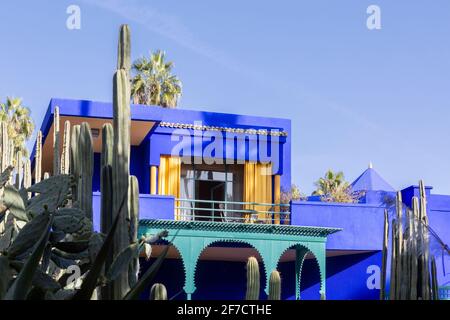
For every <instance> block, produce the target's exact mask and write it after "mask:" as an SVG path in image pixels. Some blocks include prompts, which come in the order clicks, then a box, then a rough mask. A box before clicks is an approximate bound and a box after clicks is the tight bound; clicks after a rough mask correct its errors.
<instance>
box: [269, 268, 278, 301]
mask: <svg viewBox="0 0 450 320" xmlns="http://www.w3.org/2000/svg"><path fill="white" fill-rule="evenodd" d="M269 300H281V278H280V273H279V272H278V271H277V270H273V271H272V273H271V274H270V280H269Z"/></svg>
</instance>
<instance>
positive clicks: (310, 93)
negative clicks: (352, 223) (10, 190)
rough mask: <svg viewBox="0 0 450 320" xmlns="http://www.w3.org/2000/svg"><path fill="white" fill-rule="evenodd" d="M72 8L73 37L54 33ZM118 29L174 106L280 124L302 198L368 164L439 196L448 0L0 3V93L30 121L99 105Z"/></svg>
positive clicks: (449, 44) (446, 105) (449, 66)
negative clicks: (169, 65) (21, 106)
mask: <svg viewBox="0 0 450 320" xmlns="http://www.w3.org/2000/svg"><path fill="white" fill-rule="evenodd" d="M71 4H77V5H79V6H80V7H81V23H82V24H81V30H73V31H70V30H68V29H67V28H66V19H67V17H68V15H67V14H66V8H67V7H68V6H69V5H71ZM370 4H376V5H379V6H380V8H381V22H382V29H381V30H376V31H369V30H368V29H367V28H366V18H367V14H366V9H367V7H368V6H369V5H370ZM122 23H128V24H130V26H131V28H132V41H133V47H132V54H133V57H134V58H138V57H140V56H141V55H143V54H146V53H148V52H149V51H150V50H154V49H158V48H161V49H164V50H166V52H167V55H168V58H169V59H170V60H173V61H174V62H175V73H176V74H177V75H178V76H179V77H180V78H181V79H182V81H183V83H184V95H183V97H182V100H181V102H180V106H179V107H180V108H186V109H198V110H210V111H220V112H229V113H243V114H252V115H261V116H276V117H284V118H290V119H292V126H293V158H292V170H293V180H294V181H295V182H296V183H297V184H298V185H299V186H300V187H301V189H302V190H303V191H304V192H306V193H310V192H311V191H312V190H313V182H314V181H315V180H316V179H317V178H318V177H319V176H321V175H322V174H323V173H324V172H325V171H326V170H327V169H328V168H332V169H334V170H343V171H344V173H345V176H346V178H347V179H348V180H353V179H355V178H356V177H357V176H358V175H359V174H360V173H361V172H362V171H363V170H364V169H366V167H367V164H368V163H369V161H372V162H373V164H374V168H375V169H376V170H377V171H378V172H379V173H380V174H381V175H382V176H383V177H384V178H385V179H386V180H387V181H388V182H390V183H391V184H392V185H393V187H394V188H403V187H405V186H408V185H410V184H414V183H417V181H418V180H419V179H420V178H423V179H424V180H425V182H426V184H427V185H432V186H434V192H436V193H447V194H450V125H449V119H450V90H449V84H450V80H449V74H450V72H449V71H450V1H448V0H433V1H425V0H419V1H415V0H414V1H413V0H396V1H392V0H371V1H365V0H340V1H336V0H328V1H324V0H308V1H298V0H297V1H294V0H292V1H265V2H263V1H261V0H259V1H256V0H254V1H237V0H227V1H209V0H198V1H173V0H157V1H149V0H140V1H139V0H117V1H114V0H113V1H111V0H108V1H106V0H92V1H87V0H86V1H83V0H82V1H80V0H78V1H75V0H71V1H65V0H58V1H50V0H47V1H42V0H40V1H22V0H14V1H12V0H9V1H6V0H2V1H1V2H0V39H1V42H2V47H1V48H2V49H1V51H0V99H2V100H4V99H5V98H6V96H20V97H22V98H23V99H24V103H25V104H26V105H27V106H29V107H30V108H31V110H32V115H33V118H34V119H35V122H36V124H40V123H41V121H42V117H43V115H44V111H45V109H46V107H47V105H48V102H49V100H50V98H51V97H60V98H79V99H92V100H100V101H111V94H112V93H111V92H112V91H111V87H112V74H113V71H114V69H115V64H116V42H117V31H118V27H119V25H120V24H122Z"/></svg>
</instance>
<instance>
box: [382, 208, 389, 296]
mask: <svg viewBox="0 0 450 320" xmlns="http://www.w3.org/2000/svg"><path fill="white" fill-rule="evenodd" d="M388 243H389V216H388V211H387V209H385V210H384V235H383V258H382V262H381V279H380V283H381V286H380V300H385V299H386V267H387V256H388Z"/></svg>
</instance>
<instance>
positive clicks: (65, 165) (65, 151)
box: [61, 120, 70, 174]
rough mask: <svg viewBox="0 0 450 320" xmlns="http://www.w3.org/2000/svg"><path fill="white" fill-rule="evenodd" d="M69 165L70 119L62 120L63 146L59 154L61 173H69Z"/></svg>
mask: <svg viewBox="0 0 450 320" xmlns="http://www.w3.org/2000/svg"><path fill="white" fill-rule="evenodd" d="M69 166H70V121H68V120H67V121H66V122H64V136H63V148H62V154H61V173H62V174H69Z"/></svg>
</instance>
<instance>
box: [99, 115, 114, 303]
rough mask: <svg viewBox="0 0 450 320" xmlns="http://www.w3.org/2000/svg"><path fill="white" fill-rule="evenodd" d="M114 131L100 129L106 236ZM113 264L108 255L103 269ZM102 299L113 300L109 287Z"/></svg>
mask: <svg viewBox="0 0 450 320" xmlns="http://www.w3.org/2000/svg"><path fill="white" fill-rule="evenodd" d="M113 144H114V131H113V127H112V125H111V124H110V123H105V124H104V125H103V127H102V153H101V159H100V164H101V172H100V192H101V209H100V211H101V212H100V231H101V232H102V233H104V234H107V233H108V232H109V230H111V226H112V222H113V220H112V215H113V213H112V201H111V199H112V198H113V189H112V188H113V182H112V161H113ZM112 262H113V257H112V256H111V255H109V256H108V257H107V259H106V262H105V269H106V270H108V269H109V268H110V266H111V264H112ZM101 296H102V299H106V300H111V299H112V298H113V295H112V288H111V286H104V287H103V288H102V291H101Z"/></svg>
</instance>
